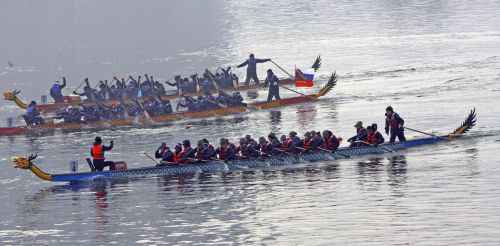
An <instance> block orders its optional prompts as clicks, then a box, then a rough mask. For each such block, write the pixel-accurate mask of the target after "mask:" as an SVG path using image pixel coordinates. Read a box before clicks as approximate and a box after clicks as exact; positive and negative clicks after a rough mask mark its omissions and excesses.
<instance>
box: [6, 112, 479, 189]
mask: <svg viewBox="0 0 500 246" xmlns="http://www.w3.org/2000/svg"><path fill="white" fill-rule="evenodd" d="M475 123H476V113H475V110H471V112H470V114H469V115H468V117H467V118H466V119H465V121H464V122H463V123H462V125H461V126H460V127H458V128H457V129H455V130H454V131H453V132H452V133H450V134H447V135H442V136H437V135H434V136H432V137H428V138H419V139H413V140H409V141H405V142H398V143H386V144H381V145H379V146H377V147H374V146H364V147H353V148H351V147H346V148H339V149H338V150H337V151H335V152H329V151H314V152H303V153H299V154H283V155H280V156H271V157H262V158H259V159H236V160H233V161H229V162H223V161H210V162H207V163H201V164H186V165H175V166H164V167H145V168H135V169H128V170H115V171H103V172H80V173H64V174H49V173H46V172H44V171H42V170H41V169H40V168H38V167H37V166H36V165H35V164H34V163H33V160H35V159H36V155H31V156H27V157H14V158H12V161H13V162H14V163H15V165H14V167H15V168H19V169H26V170H30V171H32V172H33V173H34V174H35V175H36V176H37V177H39V178H41V179H43V180H47V181H55V182H82V181H92V180H96V179H102V178H105V179H123V178H128V177H134V176H156V175H182V174H194V173H214V172H232V171H238V170H258V169H265V168H269V167H273V166H284V165H290V166H291V165H294V164H299V163H307V162H315V161H324V160H334V159H340V158H352V157H354V156H362V155H369V154H381V153H389V152H396V151H401V150H405V149H409V148H414V147H418V146H422V145H429V144H435V143H439V142H447V141H454V140H456V139H460V138H461V137H462V136H463V134H465V133H466V132H468V131H469V130H470V129H471V128H472V127H473V126H474V125H475Z"/></svg>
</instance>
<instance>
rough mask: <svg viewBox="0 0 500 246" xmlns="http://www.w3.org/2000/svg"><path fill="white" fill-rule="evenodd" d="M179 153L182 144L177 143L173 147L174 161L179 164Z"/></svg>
mask: <svg viewBox="0 0 500 246" xmlns="http://www.w3.org/2000/svg"><path fill="white" fill-rule="evenodd" d="M181 154H182V144H180V143H178V144H177V145H175V147H174V163H175V164H176V165H179V163H180V162H181Z"/></svg>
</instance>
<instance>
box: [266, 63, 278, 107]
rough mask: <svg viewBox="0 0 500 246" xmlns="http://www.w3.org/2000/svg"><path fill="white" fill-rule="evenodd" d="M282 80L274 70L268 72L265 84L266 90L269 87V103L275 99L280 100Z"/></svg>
mask: <svg viewBox="0 0 500 246" xmlns="http://www.w3.org/2000/svg"><path fill="white" fill-rule="evenodd" d="M279 83H280V79H278V76H276V75H275V74H274V73H273V70H272V69H268V70H267V77H266V81H265V83H264V88H265V87H267V86H268V85H269V93H268V94H267V101H268V102H270V101H272V100H273V97H274V98H276V100H280V99H281V98H280V86H279Z"/></svg>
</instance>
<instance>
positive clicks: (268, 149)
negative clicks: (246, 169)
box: [259, 137, 274, 156]
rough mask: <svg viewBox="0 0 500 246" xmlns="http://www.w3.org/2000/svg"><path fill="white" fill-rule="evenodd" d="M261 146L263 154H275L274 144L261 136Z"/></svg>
mask: <svg viewBox="0 0 500 246" xmlns="http://www.w3.org/2000/svg"><path fill="white" fill-rule="evenodd" d="M259 146H260V151H261V153H262V155H263V156H272V155H273V154H274V153H273V152H274V146H273V145H272V144H270V143H269V142H268V141H267V140H266V139H265V138H264V137H260V138H259Z"/></svg>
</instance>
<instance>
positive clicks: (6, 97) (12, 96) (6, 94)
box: [3, 90, 21, 101]
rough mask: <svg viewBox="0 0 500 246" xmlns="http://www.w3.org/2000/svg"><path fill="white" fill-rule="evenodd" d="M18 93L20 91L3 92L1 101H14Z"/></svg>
mask: <svg viewBox="0 0 500 246" xmlns="http://www.w3.org/2000/svg"><path fill="white" fill-rule="evenodd" d="M20 92H21V91H19V90H15V91H8V92H4V93H3V99H4V100H8V101H14V100H16V98H17V94H19V93H20Z"/></svg>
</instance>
